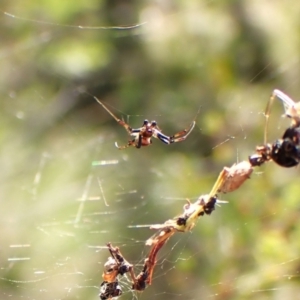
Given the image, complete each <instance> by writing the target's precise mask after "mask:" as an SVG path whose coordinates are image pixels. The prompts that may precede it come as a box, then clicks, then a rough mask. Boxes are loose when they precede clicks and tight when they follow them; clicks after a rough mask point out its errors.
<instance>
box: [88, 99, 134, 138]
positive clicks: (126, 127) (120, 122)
mask: <svg viewBox="0 0 300 300" xmlns="http://www.w3.org/2000/svg"><path fill="white" fill-rule="evenodd" d="M94 99H95V100H96V101H97V102H98V103H99V104H100V105H101V106H102V107H103V108H104V109H105V110H106V111H107V112H108V113H109V114H110V115H111V116H112V117H113V118H114V119H115V120H116V121H117V122H118V123H119V124H120V125H121V126H123V127H124V128H125V129H126V131H127V132H128V134H129V135H131V133H132V128H131V127H130V126H129V125H128V124H127V123H126V122H124V121H123V120H121V119H119V118H117V117H116V116H115V115H114V114H113V113H112V112H111V111H110V110H109V109H108V108H107V107H106V106H105V105H104V104H103V103H102V102H101V101H100V100H99V99H98V98H97V97H95V96H94Z"/></svg>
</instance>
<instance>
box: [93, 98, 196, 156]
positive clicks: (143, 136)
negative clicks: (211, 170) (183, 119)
mask: <svg viewBox="0 0 300 300" xmlns="http://www.w3.org/2000/svg"><path fill="white" fill-rule="evenodd" d="M94 98H95V100H96V101H97V102H98V103H99V104H100V105H101V106H102V107H103V108H104V109H105V110H106V111H107V112H108V113H109V114H110V115H111V116H112V117H113V118H114V119H115V120H116V121H117V122H118V123H119V124H120V125H121V126H123V127H124V128H125V129H126V131H127V132H128V134H129V135H130V136H133V137H134V139H133V140H130V141H128V143H127V145H124V146H118V144H117V143H115V145H116V147H117V148H118V149H120V150H122V149H126V148H128V147H130V146H134V147H136V148H141V147H142V146H149V145H151V144H152V140H151V138H152V137H154V138H157V139H159V140H161V141H162V142H163V143H165V144H172V143H177V142H181V141H184V140H185V139H186V138H187V136H188V135H189V134H190V133H191V132H192V130H193V129H194V127H195V124H196V122H195V121H193V122H192V123H191V124H190V126H189V128H187V129H184V130H182V131H179V132H177V133H176V134H174V135H172V136H167V135H165V134H163V133H162V131H161V129H160V128H159V127H158V126H157V123H156V121H151V122H149V121H148V120H144V123H143V126H142V127H140V128H137V129H134V128H131V127H130V126H129V125H128V124H127V123H126V122H125V121H123V120H121V119H119V118H117V117H116V116H115V115H114V114H113V113H112V112H111V111H110V110H109V109H108V108H107V107H106V106H105V105H104V104H103V103H102V102H101V101H100V100H99V99H98V98H96V97H94Z"/></svg>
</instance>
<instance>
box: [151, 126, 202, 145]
mask: <svg viewBox="0 0 300 300" xmlns="http://www.w3.org/2000/svg"><path fill="white" fill-rule="evenodd" d="M195 124H196V122H195V121H193V122H192V123H191V125H190V127H189V128H187V129H184V130H182V131H179V132H177V133H175V134H174V135H173V136H167V135H164V134H163V133H161V132H160V131H158V130H156V132H155V134H153V136H154V137H156V138H158V139H159V140H161V141H162V142H163V143H165V144H172V143H177V142H181V141H184V140H185V139H186V138H187V136H188V135H189V134H190V133H191V132H192V130H193V129H194V127H195Z"/></svg>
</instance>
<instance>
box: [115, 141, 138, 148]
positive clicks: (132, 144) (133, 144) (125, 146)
mask: <svg viewBox="0 0 300 300" xmlns="http://www.w3.org/2000/svg"><path fill="white" fill-rule="evenodd" d="M115 146H116V147H117V148H118V149H119V150H124V149H126V148H128V147H131V146H135V140H132V141H128V144H127V145H124V146H119V145H118V143H117V142H115Z"/></svg>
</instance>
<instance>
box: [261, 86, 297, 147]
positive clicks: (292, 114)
mask: <svg viewBox="0 0 300 300" xmlns="http://www.w3.org/2000/svg"><path fill="white" fill-rule="evenodd" d="M276 98H277V99H279V100H281V101H282V104H283V106H284V111H285V115H286V116H287V117H289V118H292V119H295V118H299V117H298V114H297V109H296V107H295V104H296V103H295V102H294V101H293V100H292V99H291V98H290V97H289V96H288V95H286V94H285V93H283V92H282V91H280V90H277V89H275V90H274V91H273V92H272V95H271V97H270V100H269V101H268V104H267V107H266V111H265V117H266V123H265V133H264V143H265V144H266V143H267V138H268V137H267V132H268V124H269V117H270V112H271V106H272V104H273V102H274V100H275V99H276ZM295 121H296V122H297V120H295Z"/></svg>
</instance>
